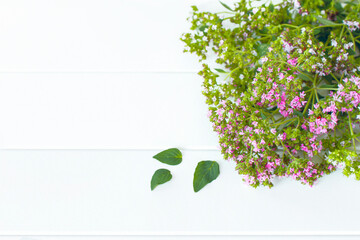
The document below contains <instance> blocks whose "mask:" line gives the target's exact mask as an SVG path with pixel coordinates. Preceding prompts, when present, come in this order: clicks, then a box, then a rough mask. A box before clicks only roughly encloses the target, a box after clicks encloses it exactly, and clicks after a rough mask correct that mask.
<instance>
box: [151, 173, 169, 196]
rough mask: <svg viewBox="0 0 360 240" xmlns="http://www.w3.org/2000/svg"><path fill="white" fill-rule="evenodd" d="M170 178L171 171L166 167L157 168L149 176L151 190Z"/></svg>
mask: <svg viewBox="0 0 360 240" xmlns="http://www.w3.org/2000/svg"><path fill="white" fill-rule="evenodd" d="M171 178H172V175H171V172H170V171H169V170H167V169H158V170H156V171H155V173H154V175H153V176H152V178H151V184H150V187H151V191H152V190H154V189H155V188H156V187H157V186H158V185H160V184H164V183H166V182H168V181H170V180H171Z"/></svg>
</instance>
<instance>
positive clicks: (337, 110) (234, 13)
mask: <svg viewBox="0 0 360 240" xmlns="http://www.w3.org/2000/svg"><path fill="white" fill-rule="evenodd" d="M219 5H222V6H223V7H224V8H225V9H227V10H229V11H230V12H228V11H226V12H219V13H211V12H201V11H199V9H198V8H197V7H195V6H193V14H192V16H191V17H190V18H189V20H190V21H191V32H189V33H185V34H184V35H183V36H182V38H181V40H182V41H183V42H184V43H185V49H184V52H190V53H193V54H196V55H197V56H198V58H199V61H200V62H202V63H203V69H202V70H201V71H200V72H199V74H200V75H201V76H202V77H203V79H204V82H203V87H204V90H203V95H204V96H205V99H206V103H207V104H208V106H209V119H210V121H211V122H212V124H213V128H214V131H216V132H217V133H218V135H219V144H220V146H221V151H222V154H223V156H224V158H225V159H232V160H234V161H235V162H236V165H237V166H236V170H237V171H238V172H239V174H241V175H243V176H244V181H245V182H247V183H248V184H250V185H251V186H253V187H258V186H260V185H263V186H268V187H272V186H273V183H272V179H273V178H274V177H276V176H278V177H284V176H288V177H292V178H294V179H296V180H299V181H300V182H301V183H304V184H309V185H313V183H314V182H315V181H316V180H317V179H318V178H320V177H322V176H323V175H326V174H330V173H331V172H333V171H334V170H335V169H336V168H340V166H341V165H342V164H345V167H344V170H343V171H344V174H345V175H354V176H355V177H356V178H357V179H359V176H360V173H359V170H358V166H359V161H358V159H359V156H358V147H357V143H358V142H359V143H360V122H359V119H360V111H359V108H358V107H359V106H360V74H359V73H360V54H359V52H360V51H359V47H360V23H359V22H360V14H359V12H360V3H359V2H358V1H347V2H340V1H338V0H300V1H297V0H294V1H284V2H282V3H279V4H273V3H267V4H262V5H261V6H259V7H253V6H252V2H251V1H250V2H249V1H245V0H241V1H239V2H236V3H234V5H233V6H232V7H231V6H227V5H225V4H223V3H220V4H219ZM209 56H211V57H212V58H209ZM213 57H215V60H214V62H209V61H210V59H213ZM210 65H211V66H212V67H209V66H210ZM340 143H342V144H340ZM348 158H349V159H348Z"/></svg>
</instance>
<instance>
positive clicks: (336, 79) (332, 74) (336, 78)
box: [330, 72, 340, 83]
mask: <svg viewBox="0 0 360 240" xmlns="http://www.w3.org/2000/svg"><path fill="white" fill-rule="evenodd" d="M330 75H331V76H332V77H333V78H334V79H335V80H336V81H337V82H338V83H340V82H339V80H338V79H337V78H336V77H335V75H334V74H333V73H332V72H330Z"/></svg>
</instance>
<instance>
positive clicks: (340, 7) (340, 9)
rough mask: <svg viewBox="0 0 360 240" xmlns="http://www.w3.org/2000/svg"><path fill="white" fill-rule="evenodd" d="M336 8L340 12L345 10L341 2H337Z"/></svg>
mask: <svg viewBox="0 0 360 240" xmlns="http://www.w3.org/2000/svg"><path fill="white" fill-rule="evenodd" d="M334 7H335V8H336V10H338V11H339V12H342V11H344V8H343V7H342V6H341V3H340V2H335V4H334Z"/></svg>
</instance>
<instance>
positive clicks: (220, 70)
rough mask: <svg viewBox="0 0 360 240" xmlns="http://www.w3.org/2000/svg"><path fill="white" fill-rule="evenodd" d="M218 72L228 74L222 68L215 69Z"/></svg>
mask: <svg viewBox="0 0 360 240" xmlns="http://www.w3.org/2000/svg"><path fill="white" fill-rule="evenodd" d="M214 69H215V70H216V71H218V72H219V73H227V72H225V71H224V70H222V69H220V68H214Z"/></svg>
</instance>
